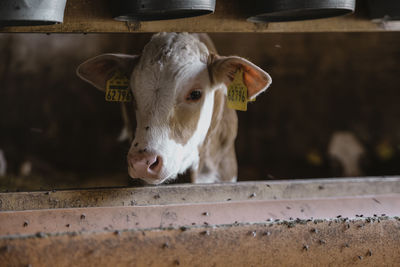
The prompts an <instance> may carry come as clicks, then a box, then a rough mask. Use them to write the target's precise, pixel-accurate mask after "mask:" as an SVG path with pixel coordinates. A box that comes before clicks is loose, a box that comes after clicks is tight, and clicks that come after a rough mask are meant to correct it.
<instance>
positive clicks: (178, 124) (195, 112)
mask: <svg viewBox="0 0 400 267" xmlns="http://www.w3.org/2000/svg"><path fill="white" fill-rule="evenodd" d="M201 107H202V105H196V107H195V109H191V108H188V107H185V106H184V105H179V106H177V107H175V110H174V114H173V115H172V116H171V117H170V119H169V127H170V132H169V137H170V138H171V139H173V140H174V141H175V142H177V143H178V144H181V145H185V144H186V143H187V142H188V141H189V139H190V138H191V137H192V136H193V134H194V132H195V131H196V129H197V124H198V122H199V119H200V112H201Z"/></svg>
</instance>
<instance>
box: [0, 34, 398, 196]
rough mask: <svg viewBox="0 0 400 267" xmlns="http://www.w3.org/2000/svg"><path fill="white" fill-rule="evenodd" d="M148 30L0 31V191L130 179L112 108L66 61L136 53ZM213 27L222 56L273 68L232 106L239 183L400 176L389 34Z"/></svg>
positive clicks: (394, 58) (394, 50)
mask: <svg viewBox="0 0 400 267" xmlns="http://www.w3.org/2000/svg"><path fill="white" fill-rule="evenodd" d="M150 36H151V34H133V35H132V34H87V35H83V34H48V35H46V34H2V35H0V51H1V55H2V56H1V57H0V61H1V63H0V79H1V81H2V89H1V90H0V150H1V152H2V155H3V158H4V159H5V162H6V170H4V171H3V173H0V189H1V190H3V191H4V190H11V191H13V190H24V189H31V190H39V189H52V188H79V187H102V186H123V185H132V181H131V179H130V178H129V177H128V175H127V172H126V159H125V156H126V153H127V151H128V149H129V145H130V144H129V142H127V141H124V142H120V141H118V137H119V135H120V133H121V129H122V119H121V115H120V106H119V104H118V103H109V102H106V101H104V96H103V94H102V93H101V92H100V91H97V90H95V89H94V88H93V87H91V86H90V85H88V84H86V83H84V82H83V81H81V80H80V79H79V78H78V77H77V76H76V74H75V69H76V67H77V66H78V65H79V63H81V62H83V61H84V60H86V59H88V58H90V57H93V56H95V55H98V54H101V53H107V52H117V53H128V54H138V53H140V51H141V50H142V48H143V46H144V45H145V44H146V42H147V41H148V40H149V38H150ZM210 36H211V38H212V39H213V41H214V42H215V45H216V47H217V49H218V51H219V53H220V54H221V55H240V56H243V57H245V58H248V59H250V60H251V61H253V62H254V63H255V64H257V65H259V66H261V67H262V68H263V69H264V70H266V71H267V72H269V73H270V74H271V76H272V77H273V84H272V87H271V88H270V89H268V91H267V92H266V93H264V94H262V95H261V96H260V97H259V98H258V99H257V101H256V102H255V103H251V104H250V105H249V108H248V111H247V112H238V115H239V133H238V138H237V140H236V150H237V157H238V162H239V175H238V178H239V180H241V181H244V180H271V179H288V178H290V179H297V178H317V177H318V178H324V177H344V176H374V175H395V174H399V173H400V164H399V162H400V124H399V123H398V122H399V120H400V109H399V102H400V97H399V94H398V89H399V83H400V80H399V68H398V62H400V49H399V47H400V37H399V35H398V34H396V33H308V34H301V33H280V34H278V33H276V34H259V33H235V34H233V33H212V34H210ZM346 148H347V149H346ZM338 151H339V152H338Z"/></svg>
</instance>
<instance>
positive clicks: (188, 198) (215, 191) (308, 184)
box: [0, 177, 400, 211]
mask: <svg viewBox="0 0 400 267" xmlns="http://www.w3.org/2000/svg"><path fill="white" fill-rule="evenodd" d="M384 194H400V177H386V178H384V177H368V178H337V179H309V180H281V181H268V182H241V183H230V184H204V185H193V184H183V185H167V186H158V187H154V186H153V187H139V188H100V189H85V190H62V191H56V192H52V191H45V192H19V193H0V211H8V210H10V211H11V210H12V211H17V210H34V209H53V208H76V207H113V206H146V205H166V204H192V203H213V202H229V201H245V200H251V201H255V200H282V199H303V198H307V199H310V198H321V197H325V198H326V197H344V196H368V195H384Z"/></svg>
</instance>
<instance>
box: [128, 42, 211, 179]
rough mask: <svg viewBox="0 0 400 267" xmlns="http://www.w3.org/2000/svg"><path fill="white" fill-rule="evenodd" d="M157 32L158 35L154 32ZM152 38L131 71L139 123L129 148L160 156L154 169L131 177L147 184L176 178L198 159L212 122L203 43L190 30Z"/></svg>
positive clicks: (195, 163) (133, 174)
mask: <svg viewBox="0 0 400 267" xmlns="http://www.w3.org/2000/svg"><path fill="white" fill-rule="evenodd" d="M157 36H160V35H157ZM157 36H156V37H155V38H153V39H152V41H151V42H150V43H149V44H148V45H147V46H146V47H145V49H144V51H143V54H142V56H141V59H140V61H139V63H138V64H137V65H136V67H135V69H134V72H133V75H132V76H131V88H132V92H133V94H134V98H135V99H136V120H137V128H136V133H135V139H134V140H133V142H132V145H131V148H130V151H129V154H130V155H134V154H136V155H138V153H147V154H152V155H157V156H159V157H161V159H162V167H161V169H160V170H159V171H158V172H157V174H154V175H152V174H149V176H148V177H146V175H143V174H142V175H141V177H135V176H137V173H136V172H135V170H134V169H135V168H134V167H133V166H132V164H128V165H129V174H130V176H131V177H132V178H141V179H143V180H145V181H146V182H148V183H151V184H159V183H162V182H164V181H166V180H168V179H174V178H176V176H177V175H178V174H181V173H183V172H185V171H186V170H187V169H188V168H190V167H194V168H196V167H197V165H198V162H199V150H198V147H199V146H200V145H201V144H202V143H203V141H204V139H205V137H206V135H207V132H208V129H209V127H210V123H211V117H212V112H213V106H214V90H213V88H211V85H210V79H209V73H208V69H207V55H208V51H207V48H206V47H205V46H204V45H203V44H202V43H200V42H199V41H197V40H196V39H195V38H193V37H192V36H190V35H179V36H178V37H179V38H180V39H181V40H179V41H176V40H174V42H172V40H170V39H173V38H174V37H175V36H173V35H171V36H170V38H165V36H164V38H159V37H158V38H157Z"/></svg>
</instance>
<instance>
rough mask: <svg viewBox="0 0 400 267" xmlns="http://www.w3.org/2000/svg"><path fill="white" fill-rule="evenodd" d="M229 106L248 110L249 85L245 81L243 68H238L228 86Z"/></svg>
mask: <svg viewBox="0 0 400 267" xmlns="http://www.w3.org/2000/svg"><path fill="white" fill-rule="evenodd" d="M228 107H229V108H232V109H236V110H241V111H246V110H247V87H246V85H245V84H244V82H243V70H242V69H238V70H237V71H236V73H235V77H234V78H233V81H232V82H231V84H230V85H229V86H228Z"/></svg>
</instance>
